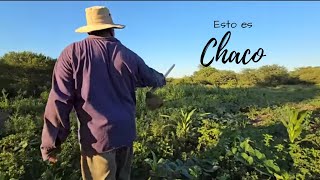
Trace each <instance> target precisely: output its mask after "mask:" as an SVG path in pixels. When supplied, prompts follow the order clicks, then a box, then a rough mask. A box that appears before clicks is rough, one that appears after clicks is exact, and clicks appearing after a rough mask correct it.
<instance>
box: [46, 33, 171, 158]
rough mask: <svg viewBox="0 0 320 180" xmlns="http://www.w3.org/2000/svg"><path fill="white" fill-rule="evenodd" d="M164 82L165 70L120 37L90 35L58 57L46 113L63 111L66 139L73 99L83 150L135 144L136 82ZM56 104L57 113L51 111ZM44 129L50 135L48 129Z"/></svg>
mask: <svg viewBox="0 0 320 180" xmlns="http://www.w3.org/2000/svg"><path fill="white" fill-rule="evenodd" d="M163 85H165V79H164V77H163V75H162V74H161V73H158V72H156V71H155V70H153V69H152V68H149V67H148V66H147V65H146V64H145V63H144V61H143V60H142V59H141V58H140V57H139V56H138V55H136V54H135V53H134V52H132V51H131V50H129V49H128V48H126V47H125V46H124V45H122V44H121V42H120V41H119V40H117V39H116V38H114V37H108V38H105V37H99V36H94V35H89V36H88V38H86V39H84V40H82V41H79V42H76V43H73V44H71V45H69V46H68V47H67V48H65V49H64V51H63V52H62V53H61V55H60V57H59V58H58V61H57V64H56V67H55V70H54V75H53V88H52V90H51V92H50V96H49V99H48V103H47V107H46V113H45V117H46V119H55V117H57V116H58V117H61V120H60V121H61V122H62V125H63V127H64V128H62V131H64V132H63V133H60V134H58V138H57V139H58V140H59V142H60V141H64V139H65V138H66V136H67V135H68V133H69V132H68V131H69V119H68V117H66V116H67V115H68V114H69V112H70V110H71V109H70V108H71V107H72V106H71V105H73V106H74V108H75V110H76V112H77V116H78V119H79V121H80V128H79V139H80V143H81V148H82V152H83V153H84V154H88V155H90V154H96V153H102V152H105V151H108V150H112V149H114V148H117V147H121V146H131V145H132V142H133V140H134V139H135V137H136V128H135V101H136V100H135V90H136V87H137V86H142V87H144V86H152V87H160V86H163ZM57 101H58V102H59V101H60V102H66V104H65V105H62V104H57V103H56V102H57ZM59 106H65V107H59ZM55 109H58V114H55V113H53V112H52V111H54V110H55ZM53 116H55V117H53ZM47 128H50V126H48V127H47ZM48 131H53V130H50V129H48ZM60 131H61V129H60ZM44 132H45V131H44ZM43 135H44V136H43V138H44V139H46V138H47V139H50V137H47V136H46V133H44V134H43ZM59 136H60V137H59ZM44 142H48V141H46V140H45V141H44ZM44 147H45V144H44Z"/></svg>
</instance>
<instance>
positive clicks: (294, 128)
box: [281, 109, 309, 143]
mask: <svg viewBox="0 0 320 180" xmlns="http://www.w3.org/2000/svg"><path fill="white" fill-rule="evenodd" d="M308 115H309V112H308V111H298V110H295V109H294V110H290V109H287V116H286V117H285V118H283V119H281V122H282V124H283V125H284V126H285V127H286V128H287V132H288V136H289V140H290V142H291V143H294V141H295V140H296V139H297V138H299V137H300V135H301V133H302V130H303V129H304V127H306V123H308Z"/></svg>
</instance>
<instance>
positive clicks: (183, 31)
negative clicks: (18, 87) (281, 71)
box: [0, 1, 320, 77]
mask: <svg viewBox="0 0 320 180" xmlns="http://www.w3.org/2000/svg"><path fill="white" fill-rule="evenodd" d="M94 5H103V6H107V7H108V8H109V9H110V11H111V13H112V17H113V20H114V22H115V23H120V24H124V25H126V28H125V29H122V30H117V31H116V37H117V38H118V39H119V40H120V41H121V42H122V43H123V44H125V45H126V46H127V47H129V48H130V49H132V50H133V51H135V52H136V53H138V54H139V55H140V56H141V57H142V58H143V59H144V60H145V62H146V63H147V64H148V65H149V66H151V67H153V68H155V69H156V70H158V71H160V72H165V71H166V70H167V69H168V68H169V67H170V66H171V65H172V64H173V63H175V64H176V67H175V69H174V70H173V71H172V73H171V74H170V75H169V76H174V77H181V76H184V75H190V74H192V73H193V72H194V71H195V70H196V69H197V66H198V65H199V64H200V55H201V53H202V50H203V48H204V46H205V44H206V43H207V41H208V40H209V39H210V38H212V37H215V38H216V39H217V40H218V42H220V41H221V38H222V36H223V35H224V34H225V33H226V32H227V31H229V30H230V31H231V32H232V35H231V39H230V41H229V43H228V45H227V46H226V48H227V49H228V50H229V52H231V51H232V50H235V51H239V52H240V53H241V55H242V54H243V52H244V50H245V49H247V48H249V49H251V51H252V52H255V51H256V50H257V49H258V48H263V49H264V51H265V54H266V57H264V58H263V59H262V60H261V61H259V62H258V63H252V62H251V63H249V64H247V65H241V64H236V63H234V62H233V63H227V64H223V63H222V62H221V61H219V62H213V63H212V66H213V67H216V68H218V69H228V70H234V71H239V70H241V69H243V68H255V67H260V66H262V65H266V64H279V65H283V66H286V67H287V68H288V69H290V70H291V69H293V68H295V67H301V66H320V56H319V54H318V53H319V52H320V45H319V42H320V34H319V32H320V24H319V19H320V2H169V1H166V2H115V1H111V2H106V1H82V2H0V19H1V21H0V22H1V23H0V27H1V30H0V32H1V33H0V56H2V55H3V54H4V53H6V52H8V51H23V50H28V51H33V52H37V53H43V54H45V55H48V56H51V57H53V58H57V57H58V56H59V54H60V52H61V51H62V50H63V49H64V48H65V47H66V46H67V45H68V44H70V43H72V42H74V41H79V40H82V39H83V38H85V37H86V34H79V33H75V32H74V30H75V29H76V28H78V27H80V26H82V25H85V23H86V20H85V14H84V12H85V11H84V9H85V8H86V7H89V6H94ZM215 20H218V21H220V22H226V21H227V20H229V21H230V22H235V23H237V24H238V27H237V28H235V29H231V28H230V29H227V28H224V29H221V28H220V29H217V28H214V27H213V24H214V21H215ZM242 22H252V24H253V27H252V28H251V29H242V28H239V26H240V24H241V23H242ZM216 49H217V48H216V47H215V48H211V47H209V48H208V50H207V54H206V59H207V61H208V59H209V58H211V57H212V56H214V55H215V51H216ZM249 57H250V56H249Z"/></svg>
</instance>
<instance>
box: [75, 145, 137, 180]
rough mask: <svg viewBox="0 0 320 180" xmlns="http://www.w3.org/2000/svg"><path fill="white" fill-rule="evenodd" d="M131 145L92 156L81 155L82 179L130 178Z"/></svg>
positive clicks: (127, 179)
mask: <svg viewBox="0 0 320 180" xmlns="http://www.w3.org/2000/svg"><path fill="white" fill-rule="evenodd" d="M132 153H133V151H132V147H121V148H119V149H115V150H112V151H109V152H106V153H102V154H97V155H94V156H84V155H82V156H81V173H82V178H83V180H130V173H131V162H132V156H133V155H132Z"/></svg>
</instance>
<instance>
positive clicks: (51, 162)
mask: <svg viewBox="0 0 320 180" xmlns="http://www.w3.org/2000/svg"><path fill="white" fill-rule="evenodd" d="M48 161H49V162H50V164H55V163H56V162H57V161H58V159H57V157H55V156H50V157H49V159H48Z"/></svg>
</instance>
